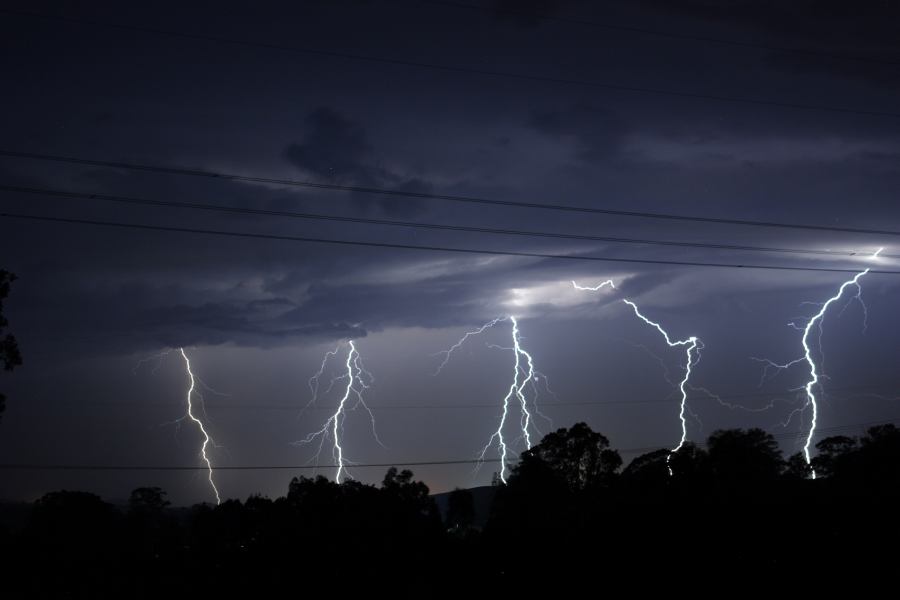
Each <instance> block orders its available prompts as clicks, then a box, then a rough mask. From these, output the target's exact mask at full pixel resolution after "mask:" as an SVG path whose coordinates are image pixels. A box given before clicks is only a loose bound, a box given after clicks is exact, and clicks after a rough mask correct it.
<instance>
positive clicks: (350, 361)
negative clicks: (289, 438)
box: [294, 340, 384, 483]
mask: <svg viewBox="0 0 900 600" xmlns="http://www.w3.org/2000/svg"><path fill="white" fill-rule="evenodd" d="M347 345H348V347H349V349H348V351H347V360H346V361H345V362H344V373H343V374H342V375H340V376H337V377H335V378H333V379H332V380H331V384H330V385H329V386H328V388H327V389H326V390H325V392H324V393H327V392H328V391H329V390H330V389H331V388H332V387H333V386H334V383H335V382H337V381H343V380H346V382H347V386H346V387H345V388H344V393H343V396H342V397H341V399H340V402H338V406H337V409H336V410H335V411H334V413H333V414H332V415H331V416H330V417H328V420H326V421H325V423H324V424H323V425H322V428H321V429H319V430H317V431H314V432H312V433H310V434H309V435H308V436H306V438H304V439H302V440H300V441H297V442H294V445H298V446H299V445H304V444H309V443H312V442H313V441H315V440H316V439H318V440H319V448H318V452H317V453H316V456H315V459H316V460H318V458H319V456H320V455H321V453H322V448H323V446H324V444H325V441H326V440H327V439H329V438H330V439H331V442H332V447H331V454H332V457H333V459H334V463H335V464H336V465H337V472H336V473H335V475H334V480H335V481H336V482H337V483H341V478H342V477H348V478H350V479H352V478H353V477H352V476H351V475H350V473H349V471H348V469H347V467H348V466H350V465H352V464H353V463H351V462H350V461H349V460H347V458H346V456H345V455H344V447H343V445H342V441H341V434H342V433H343V431H344V420H345V419H346V417H347V411H348V410H350V411H353V410H356V409H357V408H359V407H362V408H363V409H365V411H366V412H367V413H369V419H370V421H371V424H372V434H373V435H374V436H375V441H376V442H378V444H379V445H381V446H382V447H384V444H382V443H381V440H380V439H379V437H378V432H377V430H376V429H375V415H374V414H373V413H372V410H371V409H370V408H369V406H368V405H367V404H366V401H365V399H364V398H363V392H364V391H365V390H367V389H369V386H370V385H371V383H372V382H373V380H374V378H373V377H372V374H371V373H369V371H367V370H366V368H365V367H364V366H363V364H362V359H361V358H360V356H359V350H357V349H356V344H354V343H353V340H350V341H349V342H347ZM339 351H340V346H338V347H337V348H335V349H334V350H331V351H329V352H326V353H325V356H324V357H323V358H322V364H321V366H320V367H319V370H318V372H316V374H315V375H313V376H312V377H311V378H310V380H309V387H310V391H311V392H312V399H311V400H310V401H309V403H307V405H306V406H307V407H309V406H310V405H311V404H313V403H314V402H315V401H316V399H317V397H318V394H319V379H320V378H321V377H322V375H324V373H325V369H326V366H327V363H328V359H329V358H331V357H333V356H336V355H337V354H338V352H339ZM351 397H355V399H356V403H355V404H352V405H350V403H351V402H352V401H351Z"/></svg>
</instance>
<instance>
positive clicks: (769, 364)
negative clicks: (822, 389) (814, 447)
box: [751, 248, 883, 479]
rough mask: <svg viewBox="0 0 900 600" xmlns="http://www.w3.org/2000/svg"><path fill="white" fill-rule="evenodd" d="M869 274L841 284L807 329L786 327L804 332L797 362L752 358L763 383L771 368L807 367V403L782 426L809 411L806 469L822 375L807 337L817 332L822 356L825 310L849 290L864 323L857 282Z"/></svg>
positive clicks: (792, 324) (814, 473)
mask: <svg viewBox="0 0 900 600" xmlns="http://www.w3.org/2000/svg"><path fill="white" fill-rule="evenodd" d="M882 250H883V248H879V249H878V250H876V251H875V253H874V254H872V256H871V258H872V259H873V260H875V259H877V258H878V255H879V254H881V251H882ZM868 272H869V268H866V269H864V270H862V271H860V272H859V273H857V274H856V275H855V276H853V277H852V278H851V279H848V280H847V281H845V282H844V283H842V284H841V287H839V288H838V291H837V293H836V294H835V295H834V296H832V297H831V298H829V299H828V300H826V301H825V302H824V303H823V304H822V305H821V307H820V308H819V312H817V313H816V314H815V315H813V316H812V317H811V318H810V319H809V320H808V321H807V322H806V325H805V326H804V327H800V326H798V325H797V324H796V323H794V322H793V321H792V322H790V323H788V327H791V328H793V329H797V330H799V331H802V332H803V337H802V339H801V342H802V344H803V356H801V357H800V358H796V359H794V360H792V361H790V362H786V363H783V364H780V363H776V362H773V361H772V360H769V359H767V358H757V357H751V358H752V359H753V360H756V361H759V362H762V363H765V365H766V367H765V371H764V372H763V378H764V379H765V375H766V371H768V369H770V368H773V369H776V370H779V371H782V370H785V369H788V368H790V367H792V366H794V365H796V364H798V363H801V362H805V363H806V364H808V365H809V381H807V382H806V385H804V386H803V388H802V389H803V390H804V391H805V393H806V402H805V403H804V405H803V406H801V407H800V408H798V409H796V410H795V411H793V412H792V413H791V415H790V416H789V417H788V420H787V421H786V422H785V425H786V424H787V423H789V422H790V419H791V417H793V415H794V414H795V413H798V412H799V413H802V412H803V411H804V410H806V408H809V407H811V408H812V418H811V420H810V425H809V431H808V432H807V435H806V443H805V444H804V445H803V456H804V458H805V459H806V464H808V465H809V464H811V463H812V458H811V457H810V454H809V447H810V445H811V444H812V440H813V437H814V436H815V434H816V424H817V423H818V418H819V404H818V400H817V398H816V393H815V388H816V386H817V385H818V384H819V379H820V378H821V377H824V374H823V373H820V372H819V369H818V367H817V365H816V361H815V360H814V359H813V355H812V348H810V344H809V335H810V333H811V332H812V330H813V329H814V328H815V329H817V330H818V334H819V335H818V343H819V354H820V355H821V354H822V347H821V343H822V322H823V321H824V319H825V313H827V312H828V308H829V307H830V306H831V305H832V304H834V303H835V302H837V301H838V300H840V299H841V297H842V296H843V295H844V291H845V290H846V289H847V288H848V287H855V288H856V294H855V295H854V297H853V299H854V300H857V301H859V303H860V304H861V305H862V307H863V316H864V319H866V320H867V318H868V311H867V310H866V305H865V303H864V302H863V300H862V287H861V286H860V284H859V280H860V279H861V278H862V277H863V276H864V275H865V274H866V273H868ZM851 301H852V300H851ZM864 325H865V321H864ZM811 473H812V478H813V479H815V478H816V471H815V470H812V472H811Z"/></svg>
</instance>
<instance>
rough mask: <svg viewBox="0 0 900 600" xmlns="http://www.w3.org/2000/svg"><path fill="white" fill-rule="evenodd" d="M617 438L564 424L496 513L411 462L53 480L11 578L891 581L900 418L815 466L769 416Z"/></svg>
mask: <svg viewBox="0 0 900 600" xmlns="http://www.w3.org/2000/svg"><path fill="white" fill-rule="evenodd" d="M607 446H608V442H607V440H606V439H605V438H604V437H603V436H602V435H600V434H598V433H595V432H592V431H591V430H590V429H589V428H588V427H587V426H586V425H584V424H577V425H575V426H574V427H572V428H571V429H561V430H559V431H557V432H555V433H551V434H549V435H548V436H546V437H545V438H544V440H542V442H541V443H540V444H539V445H538V446H536V447H535V448H533V449H532V450H531V451H529V452H527V453H525V454H524V455H523V456H522V460H521V462H520V463H519V465H518V466H517V467H516V468H515V469H513V471H512V474H511V476H510V477H509V483H508V485H501V486H497V487H496V488H495V494H494V500H493V502H492V503H491V505H490V511H489V513H488V514H487V515H479V514H477V511H476V510H475V504H473V501H472V495H471V494H470V493H469V492H468V491H465V490H458V491H456V492H453V493H451V494H450V495H449V497H448V498H446V501H445V502H442V510H439V509H438V506H437V504H436V503H435V501H434V498H432V497H431V496H429V493H428V488H427V487H426V486H425V485H424V484H422V483H421V482H417V481H415V480H414V479H413V475H412V473H410V472H408V471H403V472H398V471H397V470H396V469H391V470H390V471H388V473H387V475H386V477H385V479H384V482H383V484H382V485H381V486H380V487H374V486H367V485H363V484H360V483H357V482H352V481H351V482H347V483H344V484H342V485H337V484H334V483H332V482H329V481H327V480H325V479H324V478H318V479H304V478H301V479H294V480H293V481H291V482H290V485H289V488H288V492H287V495H286V496H284V497H281V498H277V499H275V500H270V499H268V498H261V497H251V498H249V499H247V500H246V501H245V502H240V501H237V500H229V501H227V502H224V503H223V504H222V505H221V506H218V507H215V508H213V507H210V506H206V505H198V506H194V507H192V508H190V509H182V510H175V509H171V508H169V507H168V506H167V502H166V501H165V494H164V492H162V490H159V489H158V488H141V489H138V490H135V491H134V493H133V494H132V497H131V501H130V503H129V506H128V507H127V509H123V510H119V509H117V508H115V507H113V506H111V505H109V504H107V503H105V502H103V501H102V500H101V499H100V498H98V497H96V496H94V495H91V494H87V493H82V492H66V491H63V492H54V493H50V494H47V495H46V496H44V497H43V498H42V499H40V500H39V501H37V502H35V503H34V505H33V506H31V507H30V514H28V516H27V517H26V518H25V519H24V520H25V524H24V526H22V527H18V528H15V527H13V528H5V529H3V530H0V547H2V556H0V560H2V565H3V569H2V571H3V573H4V575H3V580H2V588H0V595H2V596H3V597H16V598H24V597H29V598H31V597H47V598H68V597H86V598H88V597H89V598H107V597H115V598H161V597H194V598H231V597H244V598H256V597H266V596H270V595H273V594H278V595H279V596H280V597H303V596H306V595H309V594H316V595H323V596H324V597H331V598H335V597H347V596H351V595H352V596H358V595H363V594H364V595H366V596H371V597H373V598H376V597H377V598H381V597H386V598H392V597H421V598H430V597H448V596H457V597H485V596H493V597H496V598H505V597H510V596H512V595H514V594H516V595H518V597H522V598H525V597H528V598H532V597H536V596H539V595H544V594H552V595H553V596H557V594H559V593H564V592H566V593H569V592H571V593H574V592H576V591H577V592H578V595H579V596H581V595H584V596H588V595H590V596H600V595H604V594H605V595H610V594H612V595H614V596H616V597H622V596H627V595H631V594H633V593H639V592H640V591H642V590H648V589H651V588H654V589H656V590H658V591H657V592H656V593H657V594H660V595H662V594H664V595H665V596H671V597H682V596H684V595H695V594H701V595H707V594H709V593H710V592H715V593H716V594H717V595H723V594H726V593H727V594H733V593H735V592H741V591H746V590H747V589H750V588H752V589H763V590H767V591H768V592H769V593H771V594H777V595H779V596H780V595H782V594H783V593H784V592H785V591H787V590H788V589H789V590H791V591H794V592H796V591H798V590H805V591H806V592H807V593H809V592H812V591H821V590H822V589H823V588H824V589H827V588H833V586H836V585H840V584H846V583H849V584H851V585H852V586H853V588H852V589H853V591H852V592H848V593H852V594H853V595H854V596H855V595H857V594H859V593H861V592H862V591H863V590H864V589H865V588H866V587H871V588H873V589H875V588H884V587H885V586H887V589H888V590H890V589H891V588H892V587H894V584H893V583H892V582H894V581H895V578H894V573H895V571H896V569H897V565H898V564H900V563H898V559H900V553H898V550H897V546H898V543H900V537H898V534H900V430H898V429H897V428H895V427H894V426H893V425H884V426H880V427H875V428H872V429H870V430H869V432H868V434H867V435H865V436H863V437H862V438H860V439H854V438H847V437H835V438H829V439H826V440H824V441H822V442H820V443H819V444H818V446H817V452H818V455H817V458H816V459H815V460H814V465H813V466H814V467H815V470H816V475H817V478H816V479H815V480H813V479H811V478H810V472H809V469H808V468H807V467H806V464H805V462H804V461H803V460H802V457H800V456H796V455H795V456H793V457H790V458H789V459H788V460H784V459H783V458H782V456H781V454H780V452H779V450H778V447H777V445H776V443H775V441H774V439H773V438H772V437H771V436H769V435H768V434H766V433H764V432H762V431H760V430H749V431H742V430H730V431H720V432H716V433H714V434H713V435H712V436H711V437H710V439H709V442H708V444H707V447H708V449H707V450H703V449H700V448H698V447H695V446H692V445H687V446H685V447H684V448H683V449H682V450H681V451H679V452H678V453H676V454H673V455H671V458H670V457H669V453H668V452H667V451H664V450H661V451H658V452H654V453H650V454H647V455H644V456H642V457H639V458H637V459H635V460H634V461H632V463H631V464H630V465H628V467H627V468H625V469H624V470H622V469H621V463H622V461H621V459H620V458H619V455H618V453H617V452H615V451H613V450H610V449H609V448H608V447H607ZM669 469H671V474H670V473H669ZM482 517H483V518H482ZM623 586H624V587H623ZM623 590H624V591H623ZM832 591H836V589H833V590H832Z"/></svg>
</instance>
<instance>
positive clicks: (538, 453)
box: [513, 423, 622, 490]
mask: <svg viewBox="0 0 900 600" xmlns="http://www.w3.org/2000/svg"><path fill="white" fill-rule="evenodd" d="M621 466H622V458H621V457H620V456H619V453H618V452H617V451H615V450H610V449H609V440H608V439H606V437H604V436H603V434H601V433H598V432H595V431H593V430H592V429H591V428H590V427H588V425H587V424H586V423H576V424H575V425H573V426H572V427H571V428H570V429H566V428H562V429H557V430H556V431H554V432H552V433H548V434H547V435H545V436H544V438H543V439H542V440H541V441H540V443H539V444H537V445H536V446H534V447H533V448H531V449H530V450H528V451H526V452H524V453H522V460H521V463H520V464H519V465H518V466H517V467H516V469H514V470H513V476H518V477H519V478H521V477H524V476H527V475H528V474H529V473H534V474H537V473H541V472H546V473H548V474H549V473H552V475H553V476H554V477H557V478H559V479H560V480H561V481H563V482H564V483H565V485H566V486H567V487H568V488H569V489H570V490H584V489H587V488H590V487H594V486H600V485H604V484H605V483H607V482H608V481H609V480H610V478H611V477H612V476H613V475H614V474H615V473H616V471H618V470H619V467H621Z"/></svg>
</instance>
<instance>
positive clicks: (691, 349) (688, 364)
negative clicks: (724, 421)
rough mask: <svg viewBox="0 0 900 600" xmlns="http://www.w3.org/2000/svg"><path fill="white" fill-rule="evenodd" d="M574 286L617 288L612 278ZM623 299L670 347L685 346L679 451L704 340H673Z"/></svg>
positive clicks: (592, 288) (629, 302) (679, 386)
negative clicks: (689, 393) (690, 386)
mask: <svg viewBox="0 0 900 600" xmlns="http://www.w3.org/2000/svg"><path fill="white" fill-rule="evenodd" d="M572 286H573V287H574V288H575V289H576V290H586V291H592V292H596V291H599V290H600V289H601V288H603V287H606V286H609V287H611V288H612V289H616V286H615V284H614V283H613V282H612V280H606V281H604V282H602V283H600V284H598V285H596V286H593V287H586V286H580V285H578V284H577V283H576V282H574V281H573V282H572ZM622 301H623V302H624V303H625V304H627V305H628V306H630V307H631V309H632V310H633V311H634V314H635V315H636V316H637V317H638V318H639V319H640V320H642V321H643V322H644V323H646V324H647V325H650V326H651V327H653V328H655V329H656V330H657V331H659V332H660V333H661V334H662V336H663V338H664V339H665V340H666V344H668V345H669V347H671V348H677V347H679V346H683V347H684V348H685V352H686V354H687V358H686V361H685V368H684V377H683V378H682V379H681V382H680V383H679V385H678V389H679V390H680V392H681V410H680V412H679V415H678V416H679V418H680V419H681V439H679V441H678V445H677V446H675V447H674V448H672V452H678V451H679V450H680V449H681V447H682V446H684V444H685V442H686V441H687V419H686V417H685V413H686V412H687V399H688V390H687V388H688V381H689V380H690V378H691V371H692V369H693V367H694V366H696V364H697V362H699V360H700V351H701V350H703V342H702V341H700V338H698V337H696V336H690V337H689V338H687V339H684V340H674V341H673V340H672V338H670V337H669V333H668V332H667V331H666V330H665V329H663V328H662V326H661V325H660V324H659V323H656V322H655V321H651V320H650V319H648V318H647V317H645V316H644V315H643V314H641V311H640V310H639V309H638V307H637V304H635V303H634V302H632V301H631V300H628V299H627V298H625V299H623V300H622ZM671 456H672V455H671V454H669V456H668V457H666V463H668V462H669V459H670V458H671ZM671 474H672V469H671V467H670V468H669V475H671Z"/></svg>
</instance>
